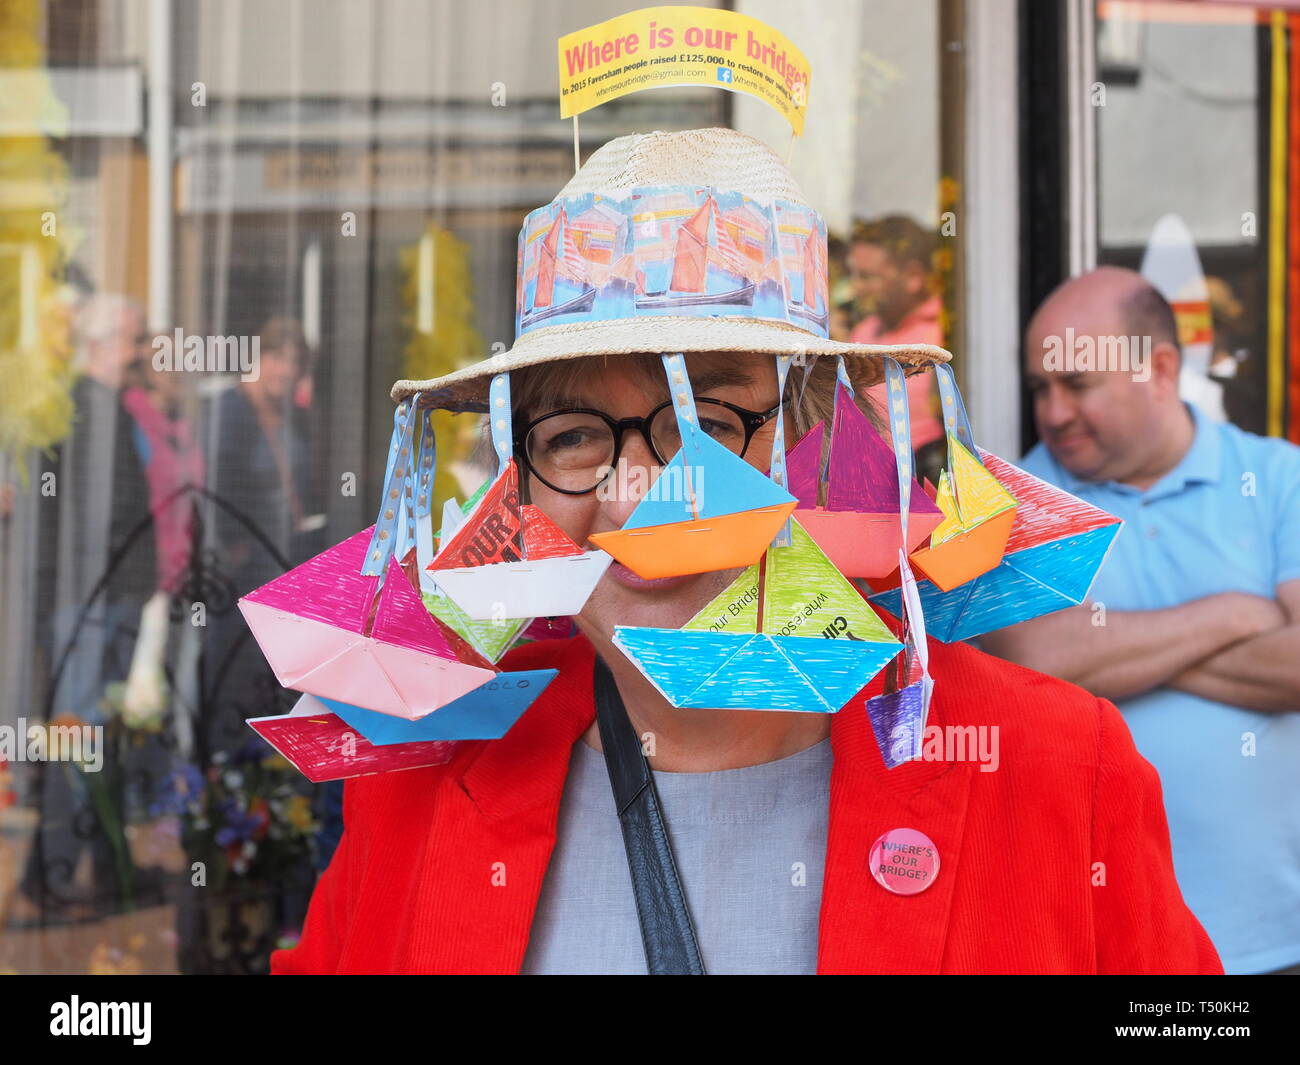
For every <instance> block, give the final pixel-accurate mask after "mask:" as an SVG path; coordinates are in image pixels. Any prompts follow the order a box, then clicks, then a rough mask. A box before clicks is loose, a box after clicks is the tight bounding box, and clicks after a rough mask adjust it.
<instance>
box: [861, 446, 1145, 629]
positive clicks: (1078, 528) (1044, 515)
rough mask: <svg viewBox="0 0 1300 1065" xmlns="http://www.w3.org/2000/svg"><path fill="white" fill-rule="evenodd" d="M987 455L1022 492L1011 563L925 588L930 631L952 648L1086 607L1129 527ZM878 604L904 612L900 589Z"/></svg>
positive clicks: (994, 470) (999, 474) (996, 471)
mask: <svg viewBox="0 0 1300 1065" xmlns="http://www.w3.org/2000/svg"><path fill="white" fill-rule="evenodd" d="M980 455H981V456H982V457H983V459H984V462H985V464H986V465H987V467H988V470H989V473H990V474H992V475H993V476H995V477H996V478H997V479H998V480H999V481H1000V482H1001V483H1002V484H1004V485H1005V486H1006V487H1007V488H1008V489H1010V490H1011V491H1012V492H1014V493H1015V497H1016V499H1017V501H1018V505H1017V508H1016V517H1015V523H1014V525H1013V526H1012V529H1011V533H1010V536H1009V538H1008V540H1007V548H1006V555H1005V557H1004V558H1003V559H1002V561H1001V562H1000V563H999V564H998V565H997V566H996V567H994V568H993V569H992V570H991V571H989V572H988V573H985V574H983V575H982V576H980V577H978V578H976V579H975V580H972V581H970V582H969V583H967V584H963V585H962V586H960V587H958V588H956V589H953V590H951V591H945V590H943V589H941V588H938V587H936V586H935V585H934V584H932V583H930V582H929V581H921V582H920V583H919V584H918V590H919V592H920V596H921V605H922V607H923V609H924V611H925V623H926V627H927V628H928V630H929V631H930V633H931V634H932V635H934V636H935V637H936V638H938V639H940V640H943V641H945V642H951V641H953V640H968V639H971V638H972V637H975V636H979V635H981V634H982V633H985V632H991V631H993V630H994V629H1001V628H1005V627H1006V626H1008V625H1015V624H1018V623H1019V622H1021V621H1028V620H1029V619H1030V618H1036V617H1039V616H1040V615H1043V614H1050V613H1052V612H1053V611H1056V610H1063V609H1065V608H1066V607H1070V606H1077V605H1078V604H1079V603H1082V602H1083V601H1084V599H1086V598H1087V596H1088V589H1089V588H1091V587H1092V582H1093V580H1094V579H1095V578H1096V576H1097V571H1098V570H1100V569H1101V565H1102V563H1103V562H1104V561H1105V559H1106V554H1107V553H1108V552H1109V551H1110V548H1111V545H1112V544H1113V543H1114V541H1115V537H1116V535H1117V534H1118V532H1119V529H1120V525H1121V522H1120V520H1119V519H1118V518H1116V517H1115V516H1114V515H1113V514H1107V513H1106V512H1105V511H1104V510H1099V509H1098V508H1097V507H1094V506H1092V505H1090V504H1088V503H1085V502H1083V500H1081V499H1079V498H1077V497H1075V496H1072V495H1070V493H1069V492H1065V491H1062V490H1061V489H1059V488H1056V487H1055V486H1053V485H1050V484H1048V483H1047V482H1046V481H1043V480H1040V479H1039V478H1037V477H1035V476H1033V475H1032V474H1029V473H1026V472H1025V471H1024V470H1022V469H1020V468H1019V467H1017V466H1013V465H1011V463H1009V462H1006V461H1004V460H1002V459H1000V458H998V457H997V456H996V455H992V454H990V453H989V452H987V451H984V450H983V449H981V450H980ZM871 601H872V602H874V603H879V604H880V605H881V606H882V607H884V608H885V609H886V610H888V611H890V612H891V613H893V614H897V613H898V609H899V605H898V604H899V591H898V589H897V588H892V589H889V590H888V591H883V592H880V593H878V594H876V595H873V596H872V597H871Z"/></svg>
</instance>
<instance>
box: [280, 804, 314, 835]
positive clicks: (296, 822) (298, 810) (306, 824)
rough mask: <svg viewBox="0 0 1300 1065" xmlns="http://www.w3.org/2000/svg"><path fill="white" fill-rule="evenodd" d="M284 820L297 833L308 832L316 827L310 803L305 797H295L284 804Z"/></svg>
mask: <svg viewBox="0 0 1300 1065" xmlns="http://www.w3.org/2000/svg"><path fill="white" fill-rule="evenodd" d="M284 814H285V817H284V819H285V820H286V821H287V822H288V823H289V825H290V827H292V828H294V829H296V830H297V831H299V832H310V831H311V830H312V829H313V828H315V827H316V823H315V821H314V820H313V818H312V815H311V803H310V802H309V801H308V800H307V797H306V796H305V795H295V796H293V798H291V799H290V800H289V801H288V803H286V804H285V811H284Z"/></svg>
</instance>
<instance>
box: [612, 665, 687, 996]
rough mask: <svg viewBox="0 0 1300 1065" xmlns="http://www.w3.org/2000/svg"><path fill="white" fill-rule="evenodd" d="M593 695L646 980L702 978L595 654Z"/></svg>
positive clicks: (646, 783) (651, 788)
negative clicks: (645, 970)
mask: <svg viewBox="0 0 1300 1065" xmlns="http://www.w3.org/2000/svg"><path fill="white" fill-rule="evenodd" d="M595 693H596V722H597V724H598V725H599V726H600V743H601V746H602V747H603V748H604V751H605V768H607V769H608V770H609V783H610V787H611V788H612V789H613V791H614V803H615V807H616V808H617V810H618V820H619V824H620V826H621V827H622V829H623V846H624V848H625V849H626V850H627V865H628V869H629V870H630V871H631V873H632V893H633V894H634V895H635V896H636V914H637V919H638V920H639V921H640V923H641V941H642V943H643V944H644V945H645V960H646V966H647V968H648V970H649V973H650V975H651V976H703V975H705V973H704V962H703V959H701V957H700V947H699V943H697V942H696V939H695V927H694V926H693V925H692V924H691V915H690V912H689V911H688V910H687V908H686V895H685V893H684V892H683V891H682V882H681V879H680V877H678V875H677V863H676V862H675V861H673V851H672V846H671V845H670V843H669V841H668V827H667V825H666V824H665V823H664V818H663V813H662V812H661V810H660V807H659V793H658V792H657V791H656V790H655V782H654V776H653V775H652V774H651V772H650V765H649V763H648V762H647V761H646V759H645V755H644V754H642V753H641V744H640V742H639V741H638V740H637V736H636V732H635V731H634V730H633V728H632V722H631V721H630V720H628V716H627V710H626V709H625V708H624V706H623V699H622V697H621V696H620V695H619V694H618V686H617V685H616V684H615V683H614V677H613V675H612V674H611V673H610V671H609V667H608V666H607V665H605V663H604V661H603V660H602V659H601V657H600V656H599V655H597V656H596V665H595Z"/></svg>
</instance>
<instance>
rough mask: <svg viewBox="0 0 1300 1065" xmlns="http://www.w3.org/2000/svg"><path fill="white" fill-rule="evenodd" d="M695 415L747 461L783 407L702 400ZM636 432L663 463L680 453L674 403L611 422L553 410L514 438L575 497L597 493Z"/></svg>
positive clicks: (535, 466)
mask: <svg viewBox="0 0 1300 1065" xmlns="http://www.w3.org/2000/svg"><path fill="white" fill-rule="evenodd" d="M695 408H696V412H697V413H698V415H699V425H700V428H701V429H702V430H704V432H706V433H708V434H709V436H711V437H712V438H713V439H714V440H716V441H717V442H718V443H719V444H721V445H722V446H723V447H725V448H726V449H727V450H728V451H731V452H733V453H734V454H736V455H739V456H740V457H741V458H744V457H745V452H746V451H747V450H748V448H749V443H750V441H751V440H753V439H754V434H755V433H757V432H758V431H759V429H761V428H762V427H763V426H764V425H766V424H767V423H768V422H769V421H771V420H772V418H774V417H775V416H776V414H777V412H778V411H780V409H781V405H780V403H777V404H776V405H775V406H774V407H772V408H771V409H770V410H765V411H756V410H746V409H745V408H744V407H737V406H736V405H735V404H734V403H727V402H725V401H724V400H720V399H707V398H702V399H697V400H696V401H695ZM629 429H635V430H637V431H638V432H639V433H640V434H641V436H642V437H643V438H644V439H645V442H646V444H647V446H648V447H649V448H650V453H651V454H652V455H654V457H655V461H656V462H658V463H659V464H660V465H664V464H665V463H667V462H668V461H669V460H670V459H671V458H672V457H673V456H674V455H676V454H677V452H678V451H679V450H681V446H682V440H681V435H680V434H679V433H678V431H677V413H676V412H675V411H674V410H673V404H672V401H671V400H668V401H666V402H664V403H661V404H659V406H657V407H655V409H654V410H652V411H651V412H650V413H649V414H647V415H646V416H645V417H644V418H621V419H615V418H611V417H610V416H609V415H608V414H605V413H604V412H603V411H598V410H592V409H590V408H587V407H576V408H573V409H570V410H557V411H552V412H551V413H550V414H544V415H542V417H540V418H535V419H534V420H533V421H531V422H529V423H528V424H527V425H525V426H524V427H523V428H522V429H521V430H520V431H519V432H518V433H516V434H515V455H516V456H517V457H518V458H519V460H520V462H521V463H522V464H523V465H524V466H525V467H526V468H527V470H528V472H529V473H531V474H532V475H533V476H534V477H536V478H537V479H538V480H539V481H541V482H542V484H544V485H546V487H547V488H550V489H552V490H553V491H556V492H560V493H563V494H564V495H570V496H581V495H586V494H587V493H588V492H594V491H595V490H596V489H597V488H599V487H600V485H601V483H602V482H603V481H605V480H606V479H607V478H608V477H609V475H610V474H611V473H613V472H614V468H615V467H616V466H617V465H618V456H619V454H620V453H621V452H622V450H623V436H624V434H625V433H626V432H627V431H628V430H629Z"/></svg>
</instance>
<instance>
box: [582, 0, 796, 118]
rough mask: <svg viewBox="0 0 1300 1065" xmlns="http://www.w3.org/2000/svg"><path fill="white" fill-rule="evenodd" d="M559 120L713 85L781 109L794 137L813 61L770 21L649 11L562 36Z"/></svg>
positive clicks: (694, 11)
mask: <svg viewBox="0 0 1300 1065" xmlns="http://www.w3.org/2000/svg"><path fill="white" fill-rule="evenodd" d="M559 56H560V117H561V118H569V117H571V116H573V115H578V114H581V113H582V112H583V111H587V110H590V109H591V108H593V107H595V106H597V105H598V104H603V103H608V102H609V101H610V100H614V99H617V98H618V97H620V96H625V95H626V94H627V93H630V92H639V91H640V90H642V89H656V88H659V87H661V86H664V85H712V86H713V87H714V88H718V89H727V90H729V91H731V92H743V93H748V94H749V95H750V96H754V97H756V98H758V99H760V100H763V101H764V102H765V103H768V104H770V105H771V106H772V107H774V108H776V110H777V111H779V112H780V113H781V114H782V115H784V116H785V118H786V121H787V122H789V123H790V125H791V127H792V128H793V129H794V131H795V133H799V134H802V133H803V122H804V114H805V113H806V112H807V110H808V81H809V77H810V75H811V70H810V69H809V66H808V60H807V59H805V58H804V55H803V53H802V52H801V51H799V49H798V48H796V47H795V46H794V45H793V44H791V43H790V41H789V40H787V39H786V37H785V36H784V35H782V34H780V33H778V32H777V31H776V30H774V29H772V27H770V26H768V25H767V24H766V23H763V22H760V21H759V20H758V19H756V18H751V17H750V16H748V15H740V14H737V13H736V12H734V11H719V10H717V9H716V8H711V7H646V8H642V9H641V10H640V11H632V12H630V13H629V14H626V15H619V16H618V17H617V18H612V19H609V20H608V21H607V22H601V23H598V24H597V25H595V26H588V27H587V28H586V29H585V30H578V31H577V32H576V33H569V34H566V35H565V36H563V37H561V38H560V43H559Z"/></svg>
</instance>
